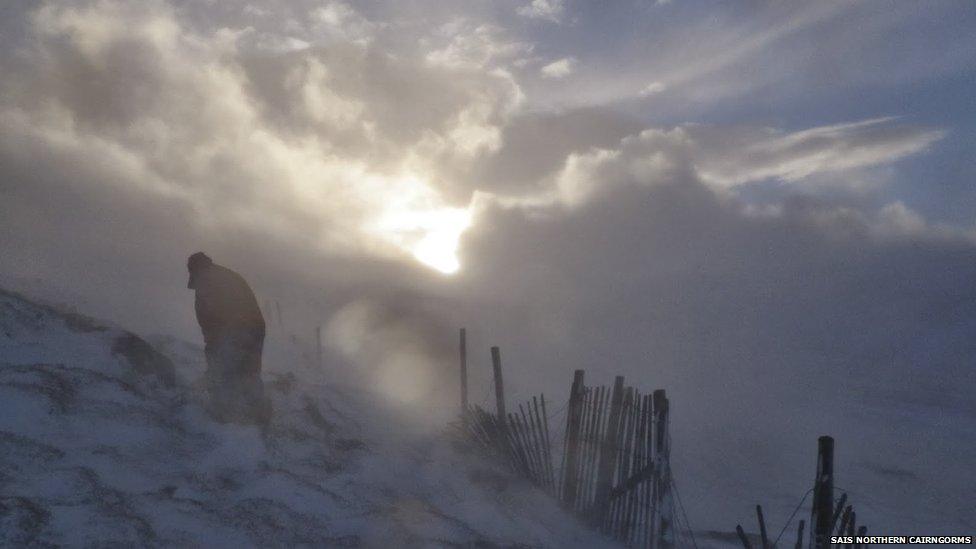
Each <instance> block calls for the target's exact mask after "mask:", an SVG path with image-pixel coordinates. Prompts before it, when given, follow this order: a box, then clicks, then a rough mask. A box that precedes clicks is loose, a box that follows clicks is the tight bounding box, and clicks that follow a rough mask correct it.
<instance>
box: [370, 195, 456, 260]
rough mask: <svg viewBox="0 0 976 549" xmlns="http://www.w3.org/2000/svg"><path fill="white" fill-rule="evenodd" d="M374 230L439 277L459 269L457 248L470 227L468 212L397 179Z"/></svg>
mask: <svg viewBox="0 0 976 549" xmlns="http://www.w3.org/2000/svg"><path fill="white" fill-rule="evenodd" d="M396 188H397V191H399V192H397V193H396V195H395V198H394V199H392V200H389V201H387V204H386V208H385V209H384V211H383V213H382V214H381V215H380V216H379V219H377V221H376V223H375V225H374V229H375V230H376V231H377V232H378V233H380V234H381V235H382V236H383V238H384V239H385V240H387V241H388V242H390V243H392V244H394V245H396V247H398V248H399V249H401V250H403V251H405V252H408V253H409V254H411V255H412V256H413V257H414V259H416V260H417V261H419V262H420V263H422V264H424V265H426V266H428V267H430V268H432V269H434V270H436V271H438V272H441V273H443V274H447V275H450V274H455V273H457V272H458V271H459V270H460V269H461V263H460V260H459V259H458V246H459V244H460V240H461V235H462V234H463V233H464V231H465V230H467V229H468V228H469V227H470V226H471V212H470V210H469V208H459V207H453V206H448V205H445V204H444V203H443V201H442V200H441V199H440V197H439V195H437V193H436V192H435V191H434V190H433V189H431V188H430V187H429V186H428V185H426V184H424V182H423V181H422V180H420V179H417V178H412V177H411V178H404V179H401V180H400V181H399V182H398V184H397V185H396Z"/></svg>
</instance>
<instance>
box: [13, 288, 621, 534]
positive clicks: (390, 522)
mask: <svg viewBox="0 0 976 549" xmlns="http://www.w3.org/2000/svg"><path fill="white" fill-rule="evenodd" d="M159 347H160V348H163V350H164V352H165V354H166V355H169V356H168V357H167V356H163V355H162V354H160V353H158V352H157V351H156V350H154V348H153V347H150V346H149V345H148V344H147V343H145V341H143V340H142V339H140V338H138V337H137V336H134V335H132V334H130V333H128V332H125V331H124V330H121V329H118V328H113V327H108V326H105V325H103V324H101V323H98V322H95V321H92V320H91V319H87V318H85V317H82V316H79V315H74V314H69V313H65V312H63V311H59V310H57V309H54V308H51V307H46V306H42V305H39V304H37V303H34V302H31V301H29V300H27V299H25V298H23V297H21V296H19V295H16V294H12V293H8V292H3V291H0V545H2V546H23V545H33V546H42V547H43V546H53V545H62V546H93V545H97V546H111V545H122V546H179V547H253V546H256V547H271V546H288V547H293V546H316V547H442V546H444V547H457V546H464V547H469V546H470V547H536V546H538V547H600V546H605V545H607V543H606V542H605V541H604V540H603V539H602V538H600V537H599V536H597V535H595V534H593V533H591V532H589V531H588V530H586V529H585V528H583V527H581V526H580V525H578V524H577V523H576V522H575V521H574V520H573V519H571V518H569V517H568V516H567V515H565V514H564V513H562V512H561V511H560V510H559V509H558V508H557V506H556V505H555V504H554V503H553V502H552V501H551V500H549V499H548V498H547V497H546V496H545V495H543V494H541V493H539V492H537V491H535V490H533V489H532V488H531V487H529V486H526V485H525V484H523V483H521V482H519V481H517V480H514V479H512V478H511V477H509V476H507V475H506V474H504V473H503V472H501V471H499V470H497V469H495V468H493V467H492V466H491V465H490V464H488V463H486V462H484V461H482V460H480V459H479V458H477V456H474V455H470V454H467V453H466V452H465V451H463V448H459V447H458V446H459V445H458V444H456V443H453V442H452V440H451V437H449V436H447V435H446V434H445V429H442V428H441V427H443V426H435V427H436V428H434V429H431V428H430V426H429V425H428V426H424V425H422V422H417V421H408V420H406V419H403V418H404V417H405V414H402V413H400V411H398V410H395V409H392V408H386V407H385V406H384V404H383V403H381V402H378V401H377V400H376V399H375V398H373V397H371V396H370V395H368V394H366V393H364V392H359V391H356V390H354V389H351V388H345V389H337V388H334V387H332V386H330V385H328V384H326V383H325V382H324V380H322V379H314V376H311V375H309V374H308V372H304V373H303V372H289V371H288V368H287V365H280V364H279V365H276V366H277V367H276V368H273V369H271V370H273V371H275V372H277V373H268V374H267V375H266V376H265V377H266V382H267V385H268V387H269V393H270V394H271V396H272V399H273V403H274V408H275V416H274V420H273V423H272V425H271V427H270V428H269V430H268V431H267V432H265V433H261V432H259V430H258V429H257V428H253V427H243V426H229V425H219V424H216V423H214V422H212V421H211V420H210V419H209V418H208V417H207V416H206V415H205V414H204V413H203V411H202V408H201V406H200V399H201V398H202V396H201V394H200V391H199V389H198V388H197V387H198V384H197V383H196V381H197V380H198V378H199V376H200V374H201V373H202V371H203V364H202V352H201V351H200V349H198V348H195V347H194V346H193V345H190V344H185V343H180V342H174V341H169V342H168V344H166V345H162V346H159Z"/></svg>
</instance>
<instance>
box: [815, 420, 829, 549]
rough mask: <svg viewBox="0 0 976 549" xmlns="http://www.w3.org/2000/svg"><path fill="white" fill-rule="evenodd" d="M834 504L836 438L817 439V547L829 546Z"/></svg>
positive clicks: (824, 437) (817, 548) (823, 437)
mask: <svg viewBox="0 0 976 549" xmlns="http://www.w3.org/2000/svg"><path fill="white" fill-rule="evenodd" d="M833 505H834V439H833V438H832V437H829V436H822V437H820V438H819V439H817V478H816V481H815V484H814V485H813V512H812V515H813V516H812V517H811V518H810V523H811V524H812V525H813V528H812V531H813V544H812V546H813V547H814V548H816V549H819V548H822V547H829V543H830V534H831V532H830V530H831V520H832V519H833V515H834V513H833V510H834V508H833Z"/></svg>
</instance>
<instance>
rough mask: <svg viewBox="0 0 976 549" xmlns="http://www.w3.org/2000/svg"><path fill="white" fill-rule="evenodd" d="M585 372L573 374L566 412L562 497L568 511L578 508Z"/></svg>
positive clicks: (579, 371)
mask: <svg viewBox="0 0 976 549" xmlns="http://www.w3.org/2000/svg"><path fill="white" fill-rule="evenodd" d="M583 389H584V387H583V370H576V371H575V372H573V385H572V386H571V387H570V390H569V405H568V406H569V408H568V410H567V411H566V440H565V441H564V444H565V446H566V450H565V452H564V457H563V459H564V461H563V464H564V466H563V471H562V474H563V482H562V495H563V506H564V507H566V508H567V509H575V506H576V493H577V489H578V486H577V483H576V469H577V467H578V465H579V430H580V416H581V415H582V411H583V410H582V403H583Z"/></svg>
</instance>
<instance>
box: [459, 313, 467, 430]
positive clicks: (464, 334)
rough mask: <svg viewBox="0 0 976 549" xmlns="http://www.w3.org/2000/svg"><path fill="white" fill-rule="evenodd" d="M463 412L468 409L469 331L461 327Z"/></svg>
mask: <svg viewBox="0 0 976 549" xmlns="http://www.w3.org/2000/svg"><path fill="white" fill-rule="evenodd" d="M460 359H461V413H462V414H463V413H465V412H467V411H468V331H467V330H465V329H464V328H461V341H460Z"/></svg>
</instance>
